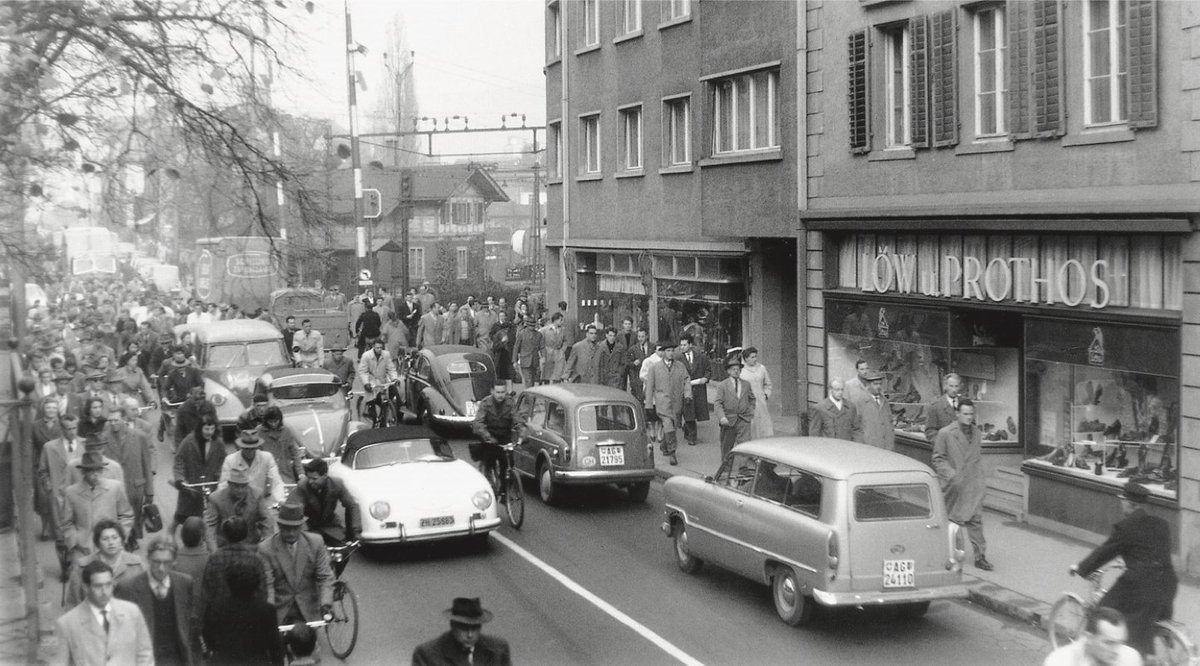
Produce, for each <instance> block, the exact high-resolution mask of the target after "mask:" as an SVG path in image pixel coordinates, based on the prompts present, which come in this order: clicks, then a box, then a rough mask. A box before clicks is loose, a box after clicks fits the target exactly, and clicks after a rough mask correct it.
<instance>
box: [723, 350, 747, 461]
mask: <svg viewBox="0 0 1200 666" xmlns="http://www.w3.org/2000/svg"><path fill="white" fill-rule="evenodd" d="M725 372H726V373H727V374H728V375H729V376H728V377H726V378H725V379H722V380H721V381H720V383H718V384H717V385H716V391H714V393H715V395H714V398H713V415H714V416H716V418H717V423H718V424H720V426H721V459H722V460H723V459H724V458H725V456H726V454H728V453H729V452H730V451H731V450H732V449H733V447H734V446H735V445H737V444H741V443H742V442H744V441H746V440H748V439H750V423H751V422H752V421H753V420H754V405H755V398H754V392H753V391H752V390H751V389H750V382H748V381H746V380H744V379H742V357H741V354H736V353H735V354H730V355H729V358H727V359H725Z"/></svg>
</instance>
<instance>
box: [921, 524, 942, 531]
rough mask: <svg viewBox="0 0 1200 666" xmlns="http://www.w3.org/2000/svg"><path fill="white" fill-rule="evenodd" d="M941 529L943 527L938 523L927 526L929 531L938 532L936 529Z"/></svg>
mask: <svg viewBox="0 0 1200 666" xmlns="http://www.w3.org/2000/svg"><path fill="white" fill-rule="evenodd" d="M940 527H941V525H938V524H937V523H929V524H928V525H926V526H925V529H927V530H936V529H938V528H940Z"/></svg>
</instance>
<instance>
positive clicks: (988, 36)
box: [974, 7, 1008, 137]
mask: <svg viewBox="0 0 1200 666" xmlns="http://www.w3.org/2000/svg"><path fill="white" fill-rule="evenodd" d="M974 33H975V136H978V137H988V136H1000V135H1003V134H1007V133H1008V125H1007V123H1006V119H1005V117H1004V110H1005V108H1006V106H1005V105H1006V104H1007V103H1008V102H1007V97H1008V90H1007V86H1006V85H1005V79H1004V72H1005V61H1004V57H1005V48H1004V47H1005V45H1004V37H1005V26H1004V9H1003V8H1002V7H988V8H986V9H981V10H979V11H977V12H975V15H974Z"/></svg>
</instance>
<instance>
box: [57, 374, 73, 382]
mask: <svg viewBox="0 0 1200 666" xmlns="http://www.w3.org/2000/svg"><path fill="white" fill-rule="evenodd" d="M74 379H75V378H74V377H72V376H71V375H70V374H68V373H66V372H60V373H58V374H57V375H54V381H55V383H57V382H69V381H73V380H74Z"/></svg>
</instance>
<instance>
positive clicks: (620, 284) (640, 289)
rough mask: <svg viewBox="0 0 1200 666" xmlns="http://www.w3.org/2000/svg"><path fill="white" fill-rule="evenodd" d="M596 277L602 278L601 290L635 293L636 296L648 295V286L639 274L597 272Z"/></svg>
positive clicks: (616, 292)
mask: <svg viewBox="0 0 1200 666" xmlns="http://www.w3.org/2000/svg"><path fill="white" fill-rule="evenodd" d="M596 277H597V278H599V280H600V291H607V292H610V293H614V294H633V295H635V296H645V295H646V288H645V286H643V285H642V278H640V277H638V276H635V275H613V274H611V273H597V274H596Z"/></svg>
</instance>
